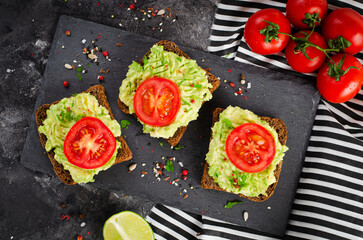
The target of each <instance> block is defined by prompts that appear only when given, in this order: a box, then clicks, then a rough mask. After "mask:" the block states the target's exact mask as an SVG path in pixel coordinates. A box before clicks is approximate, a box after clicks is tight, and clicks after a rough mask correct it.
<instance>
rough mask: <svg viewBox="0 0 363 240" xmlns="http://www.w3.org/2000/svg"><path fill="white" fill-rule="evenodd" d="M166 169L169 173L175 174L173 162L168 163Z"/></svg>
mask: <svg viewBox="0 0 363 240" xmlns="http://www.w3.org/2000/svg"><path fill="white" fill-rule="evenodd" d="M165 169H166V171H168V172H174V163H173V161H171V160H168V161H166V165H165Z"/></svg>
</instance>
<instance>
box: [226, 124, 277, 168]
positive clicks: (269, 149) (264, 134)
mask: <svg viewBox="0 0 363 240" xmlns="http://www.w3.org/2000/svg"><path fill="white" fill-rule="evenodd" d="M226 152H227V156H228V158H229V160H230V161H231V162H232V163H233V165H235V166H236V167H237V168H238V169H240V170H242V171H244V172H249V173H256V172H260V171H262V170H264V169H265V168H267V167H268V166H269V165H270V164H271V162H272V160H273V159H274V157H275V153H276V146H275V141H274V138H273V137H272V135H271V134H270V133H269V132H268V131H267V130H266V129H265V128H264V127H262V126H260V125H258V124H256V123H245V124H242V125H240V126H238V127H237V128H235V129H233V131H232V132H231V133H230V134H229V135H228V137H227V141H226Z"/></svg>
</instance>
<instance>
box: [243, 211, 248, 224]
mask: <svg viewBox="0 0 363 240" xmlns="http://www.w3.org/2000/svg"><path fill="white" fill-rule="evenodd" d="M247 219H248V212H243V220H245V222H246V221H247Z"/></svg>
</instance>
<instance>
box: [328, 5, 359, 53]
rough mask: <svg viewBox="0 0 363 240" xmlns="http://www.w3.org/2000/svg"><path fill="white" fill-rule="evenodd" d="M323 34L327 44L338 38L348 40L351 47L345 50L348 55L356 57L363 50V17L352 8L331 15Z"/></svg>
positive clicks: (336, 11) (335, 11)
mask: <svg viewBox="0 0 363 240" xmlns="http://www.w3.org/2000/svg"><path fill="white" fill-rule="evenodd" d="M322 33H323V36H324V38H325V40H326V41H327V42H328V41H329V40H335V39H337V38H338V36H341V37H343V38H344V39H346V40H348V41H349V42H350V43H351V45H350V46H349V47H347V48H345V49H344V52H346V53H349V54H352V55H354V54H356V53H359V52H360V51H361V50H362V49H363V17H362V16H361V15H360V14H359V13H357V12H356V11H354V10H353V9H351V8H340V9H337V10H334V11H333V12H332V13H330V14H329V15H328V17H327V18H326V20H325V22H324V23H323V26H322ZM328 43H329V42H328ZM335 45H337V44H335ZM329 46H330V44H329ZM330 47H331V46H330Z"/></svg>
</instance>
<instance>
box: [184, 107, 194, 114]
mask: <svg viewBox="0 0 363 240" xmlns="http://www.w3.org/2000/svg"><path fill="white" fill-rule="evenodd" d="M192 109H193V108H189V109H186V108H184V112H186V113H187V112H189V111H190V110H192Z"/></svg>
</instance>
